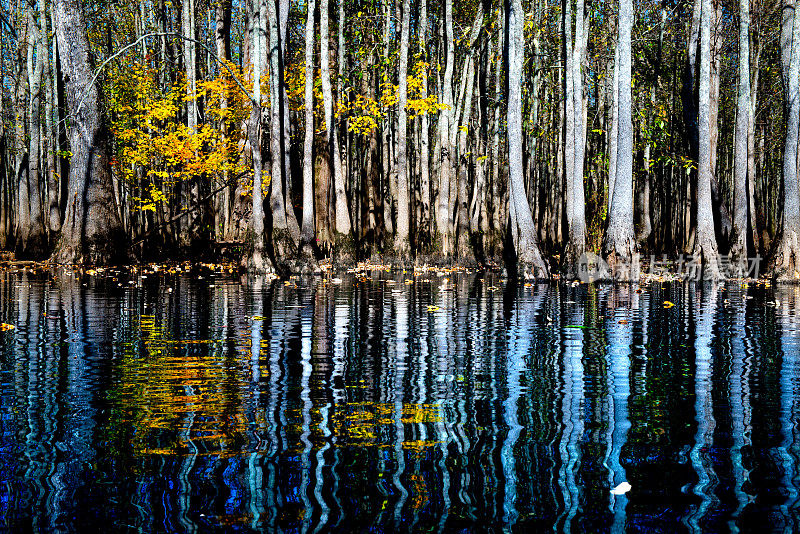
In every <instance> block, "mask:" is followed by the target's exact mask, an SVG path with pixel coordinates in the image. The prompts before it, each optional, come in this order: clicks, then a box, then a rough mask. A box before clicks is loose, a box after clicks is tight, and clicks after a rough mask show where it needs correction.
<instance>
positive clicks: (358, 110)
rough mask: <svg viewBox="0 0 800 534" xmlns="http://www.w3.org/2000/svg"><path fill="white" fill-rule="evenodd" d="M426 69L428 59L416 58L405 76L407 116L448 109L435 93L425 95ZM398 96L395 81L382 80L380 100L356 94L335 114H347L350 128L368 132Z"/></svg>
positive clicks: (362, 132) (365, 133)
mask: <svg viewBox="0 0 800 534" xmlns="http://www.w3.org/2000/svg"><path fill="white" fill-rule="evenodd" d="M429 69H430V64H429V63H426V62H424V61H418V62H417V63H416V64H415V65H414V66H413V67H412V69H411V74H409V75H408V76H407V77H406V81H407V83H408V99H407V100H406V111H407V112H408V118H409V119H413V118H416V117H418V116H420V115H426V114H428V113H438V112H439V111H441V110H443V109H447V106H446V105H444V104H442V103H440V102H439V99H438V98H437V97H436V95H429V96H424V95H425V92H424V87H423V86H424V79H425V74H426V72H427V71H428V70H429ZM397 100H398V96H397V85H395V84H393V83H391V82H387V81H385V82H384V83H382V84H381V95H380V100H379V101H375V100H374V99H372V98H369V97H366V96H364V95H356V97H355V99H354V100H353V101H352V102H350V103H349V104H348V105H343V106H342V105H340V106H339V107H338V109H337V114H338V115H339V116H342V115H345V116H347V118H348V120H349V129H350V131H351V132H354V133H357V134H361V135H369V134H370V133H371V132H372V131H373V130H374V129H375V128H377V127H378V123H379V122H380V121H381V120H383V119H384V118H385V117H386V116H387V114H388V112H389V110H390V109H392V108H394V107H396V106H397Z"/></svg>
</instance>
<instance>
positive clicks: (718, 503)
mask: <svg viewBox="0 0 800 534" xmlns="http://www.w3.org/2000/svg"><path fill="white" fill-rule="evenodd" d="M411 276H412V275H411V274H410V273H407V274H398V275H391V274H388V273H381V274H380V275H379V274H378V273H374V274H369V275H368V277H356V276H349V277H347V278H345V279H344V280H343V281H342V283H341V284H334V283H324V282H323V281H322V279H321V278H308V279H302V280H296V281H294V283H292V284H290V285H286V284H285V283H284V282H280V281H279V282H274V283H263V282H262V283H258V282H249V283H244V284H243V283H240V281H239V280H238V279H230V278H224V277H222V276H220V275H210V274H208V273H206V274H202V273H201V274H198V273H191V274H155V273H151V274H150V275H148V276H147V277H146V278H141V277H139V276H137V277H134V278H133V279H132V280H128V279H125V278H121V279H120V280H115V279H113V278H110V277H101V276H89V275H84V276H83V277H82V278H80V277H72V278H71V279H66V280H59V281H54V280H49V279H48V278H47V277H45V276H42V275H32V274H24V273H2V274H0V320H2V322H5V323H10V324H13V325H15V327H16V328H15V329H14V330H11V331H8V332H3V333H0V530H2V529H7V530H11V531H37V532H43V531H45V532H47V531H52V532H61V531H64V532H67V531H78V532H85V531H89V530H94V529H97V528H101V529H102V530H104V531H131V532H135V531H144V532H206V531H214V530H219V531H242V532H247V531H268V532H271V531H286V532H328V531H340V532H364V531H369V532H404V531H422V532H426V531H459V530H461V531H465V532H473V531H483V530H489V531H501V530H504V529H506V530H513V531H517V532H539V531H545V530H547V531H554V530H555V531H570V530H571V531H574V532H579V531H588V532H607V531H611V532H622V531H625V530H627V531H630V532H687V531H688V532H695V531H706V532H717V531H721V532H727V531H736V530H741V531H756V532H765V531H776V532H789V531H797V529H798V528H800V514H799V513H798V489H800V464H799V462H800V450H799V449H800V436H798V434H799V433H800V431H799V430H798V428H797V426H798V425H797V423H798V421H797V420H798V415H800V414H799V412H800V402H798V401H800V389H799V388H798V385H799V382H800V369H799V368H798V353H799V347H798V342H799V341H800V337H798V333H799V331H800V288H798V287H779V288H774V287H773V288H770V287H765V286H764V285H751V286H750V287H743V286H742V285H740V284H728V285H723V286H710V285H708V286H705V287H703V286H697V287H695V286H694V285H686V284H653V285H650V286H644V287H642V288H641V291H640V292H639V291H637V290H636V289H637V288H636V286H633V287H631V286H617V287H614V286H611V285H605V286H595V287H589V286H586V285H581V286H578V287H571V286H568V285H564V284H561V285H557V284H539V285H528V286H527V287H526V286H524V285H522V286H517V287H512V286H511V285H509V284H507V283H506V282H505V281H503V280H501V279H499V278H496V277H493V276H484V275H448V276H436V275H435V274H431V275H421V276H416V277H414V278H413V280H409V281H410V282H413V283H406V279H407V278H411ZM446 277H449V278H450V280H449V282H445V281H444V280H445V278H446ZM387 280H393V283H392V282H389V281H387ZM665 301H669V302H668V303H667V304H666V305H665ZM669 303H674V306H671V307H670V304H669ZM626 481H627V482H628V483H629V484H630V485H631V487H632V489H631V490H630V491H629V492H628V493H626V494H623V495H618V496H617V495H612V494H611V492H610V490H611V488H613V487H615V486H617V485H618V484H620V483H622V482H626Z"/></svg>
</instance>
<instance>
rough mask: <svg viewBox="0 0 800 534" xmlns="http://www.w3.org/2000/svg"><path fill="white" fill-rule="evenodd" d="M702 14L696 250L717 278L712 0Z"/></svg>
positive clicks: (708, 272) (709, 273)
mask: <svg viewBox="0 0 800 534" xmlns="http://www.w3.org/2000/svg"><path fill="white" fill-rule="evenodd" d="M702 9H703V11H702V14H701V17H700V82H699V88H698V97H699V98H698V110H699V113H698V140H699V144H698V161H697V229H696V237H695V247H694V254H695V256H696V257H697V256H699V259H700V261H701V262H702V266H703V276H704V278H706V279H711V280H716V279H719V278H721V277H722V273H721V272H720V270H719V253H718V252H717V239H716V236H715V233H714V213H713V210H712V205H711V204H712V203H711V180H712V173H713V172H714V169H712V168H711V163H712V156H711V150H712V142H711V122H710V118H711V117H710V97H711V22H712V20H713V18H714V11H713V7H712V3H711V0H703V8H702Z"/></svg>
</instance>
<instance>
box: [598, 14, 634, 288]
mask: <svg viewBox="0 0 800 534" xmlns="http://www.w3.org/2000/svg"><path fill="white" fill-rule="evenodd" d="M632 28H633V2H632V0H620V4H619V22H618V31H619V37H618V44H617V48H618V50H619V75H618V79H617V87H616V89H615V90H616V91H617V92H618V99H619V110H618V112H617V157H616V162H617V164H616V169H615V177H614V188H613V198H611V199H609V210H608V228H607V229H606V236H605V241H604V243H603V251H604V253H605V256H606V258H607V259H608V262H609V265H611V267H612V269H615V270H616V269H617V264H618V263H619V262H621V263H623V264H625V263H628V262H630V260H631V258H632V257H633V254H634V252H635V247H636V240H635V237H634V231H633V123H632V117H631V113H632V111H631V30H632ZM616 272H619V273H624V271H621V270H617V271H616Z"/></svg>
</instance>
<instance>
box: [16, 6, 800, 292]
mask: <svg viewBox="0 0 800 534" xmlns="http://www.w3.org/2000/svg"><path fill="white" fill-rule="evenodd" d="M768 4H769V5H764V6H761V5H759V6H758V8H756V6H755V4H753V3H752V2H751V1H750V0H736V6H734V5H733V4H731V5H727V4H723V3H722V2H721V1H720V0H693V1H691V2H679V3H674V2H672V3H670V2H662V1H660V0H649V1H648V0H637V1H635V2H634V0H617V1H615V2H610V3H604V4H598V3H589V2H586V1H585V0H558V1H555V2H553V1H551V2H528V3H523V2H522V1H521V0H504V1H502V2H500V1H496V2H489V1H472V0H470V1H467V0H458V1H454V0H443V1H442V2H438V3H431V2H429V1H428V0H416V2H413V1H411V0H379V1H373V2H364V1H362V0H342V1H341V2H338V3H334V2H331V1H330V0H324V1H321V0H316V1H308V2H300V3H298V2H291V1H290V0H241V1H239V2H231V1H230V0H221V1H219V2H213V3H211V4H209V3H207V2H198V1H196V0H186V1H184V2H180V3H178V4H170V3H165V2H163V1H161V0H154V1H152V2H138V3H137V2H112V3H110V4H108V5H106V4H103V6H101V8H98V7H99V5H98V6H94V4H92V7H91V9H92V20H91V21H87V20H86V18H85V17H84V16H83V13H82V12H81V11H82V10H85V9H89V7H86V6H88V4H84V3H80V2H77V1H76V0H36V1H30V2H21V1H20V0H14V1H12V2H10V3H8V2H7V3H6V4H2V5H0V26H2V32H0V67H2V72H3V73H4V79H3V80H4V83H3V84H2V88H1V89H2V90H0V245H3V247H4V248H8V249H10V250H13V251H14V252H15V254H16V256H17V258H19V259H43V258H47V257H52V258H53V260H55V261H59V262H83V263H87V262H102V263H109V262H117V261H124V260H125V259H127V258H126V256H127V254H128V252H130V253H131V254H134V252H133V251H134V250H135V255H136V257H137V258H145V257H146V258H147V259H148V260H156V261H158V260H171V259H181V260H192V259H195V260H196V259H203V260H205V258H207V257H208V256H209V255H210V254H211V255H213V254H219V256H221V257H218V258H216V259H222V257H225V258H228V259H231V253H232V251H236V250H245V251H246V252H245V253H244V254H243V256H244V257H243V258H242V257H237V258H235V259H236V260H237V261H239V262H240V265H241V266H243V267H245V268H247V269H249V270H251V271H253V272H254V273H267V272H271V271H277V272H280V273H281V274H288V273H293V272H297V273H302V272H316V271H318V270H319V268H320V265H321V264H323V263H324V264H328V263H331V264H333V265H334V266H335V267H336V268H340V267H348V266H352V264H354V263H356V262H361V261H370V262H374V263H380V264H392V265H395V266H398V267H399V266H401V265H402V266H405V267H407V266H409V265H410V264H411V263H412V262H413V263H415V264H424V263H429V262H433V263H436V264H438V265H451V266H464V267H472V266H475V265H480V266H483V267H487V268H493V267H494V266H496V265H497V264H498V263H499V262H500V261H501V258H502V259H504V260H506V262H507V264H506V267H507V268H508V272H512V273H513V272H518V273H519V274H521V275H522V276H527V277H544V276H550V275H551V274H553V275H556V276H558V277H559V278H561V279H573V280H574V279H576V278H579V277H582V275H583V271H582V268H583V267H584V265H582V264H581V262H582V261H583V260H584V259H586V258H591V259H590V260H589V261H590V262H591V263H594V261H595V255H601V256H602V257H603V259H605V261H606V262H607V263H608V265H609V266H610V267H611V270H610V272H609V277H610V278H613V279H615V280H633V279H635V277H636V276H637V274H638V273H637V271H636V270H635V268H636V265H635V262H636V261H637V258H638V257H639V256H638V254H639V253H642V254H643V255H644V256H645V257H646V256H649V255H650V254H654V255H655V256H656V257H658V258H660V257H662V255H664V256H667V257H670V258H675V257H676V256H678V255H681V254H683V255H685V254H689V253H693V254H695V255H696V258H695V260H696V261H700V262H701V263H702V269H703V274H704V275H705V276H707V277H709V278H713V279H716V278H720V277H723V276H736V275H735V274H734V273H735V272H738V271H727V270H725V269H726V268H727V266H728V265H727V258H726V257H724V256H721V254H728V253H730V258H731V262H732V263H731V265H732V266H733V267H734V268H737V267H738V268H741V267H742V266H743V265H745V262H746V261H747V258H748V257H752V256H754V255H759V256H762V257H763V256H768V257H769V258H770V262H769V263H768V266H769V267H771V268H772V271H773V274H774V275H775V276H776V277H778V278H779V279H782V280H794V279H795V278H797V279H800V260H799V259H798V258H800V249H798V240H800V238H798V235H800V198H798V196H799V195H800V191H798V189H800V187H799V186H798V176H797V175H798V165H797V159H798V157H797V156H798V146H797V145H798V141H799V140H800V139H799V138H800V134H798V130H799V129H800V126H798V120H800V118H799V117H800V107H798V106H799V105H800V96H799V95H800V90H799V89H798V85H800V65H798V62H800V38H798V37H797V36H795V33H796V30H795V27H796V25H797V23H798V20H797V19H799V18H800V17H796V16H795V9H794V6H795V0H785V1H783V2H778V3H768ZM332 6H334V7H333V8H332ZM734 7H736V8H738V9H736V10H735V11H737V12H738V17H737V16H736V13H734ZM96 8H97V9H96ZM151 8H152V9H151ZM634 14H635V15H636V16H634ZM634 36H635V37H636V39H633V37H634ZM734 45H738V47H737V49H736V50H737V53H735V54H730V53H728V51H729V50H731V49H733V48H732V47H733V46H734ZM684 67H685V68H684ZM778 67H780V68H778ZM776 95H782V96H783V98H776V97H775V96H776ZM734 100H735V101H736V105H735V106H732V105H727V104H728V103H732V102H733V101H734ZM723 103H725V104H726V105H721V104H723ZM728 214H732V216H729V215H728ZM131 243H132V244H134V245H135V248H131V249H130V251H128V248H127V245H128V244H131ZM770 252H771V253H772V254H769V253H770ZM599 263H601V264H602V262H599ZM551 266H557V267H553V269H554V270H553V271H552V272H551V270H550V268H551ZM599 272H602V273H605V272H606V271H605V270H601V271H599ZM594 274H599V273H594Z"/></svg>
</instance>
